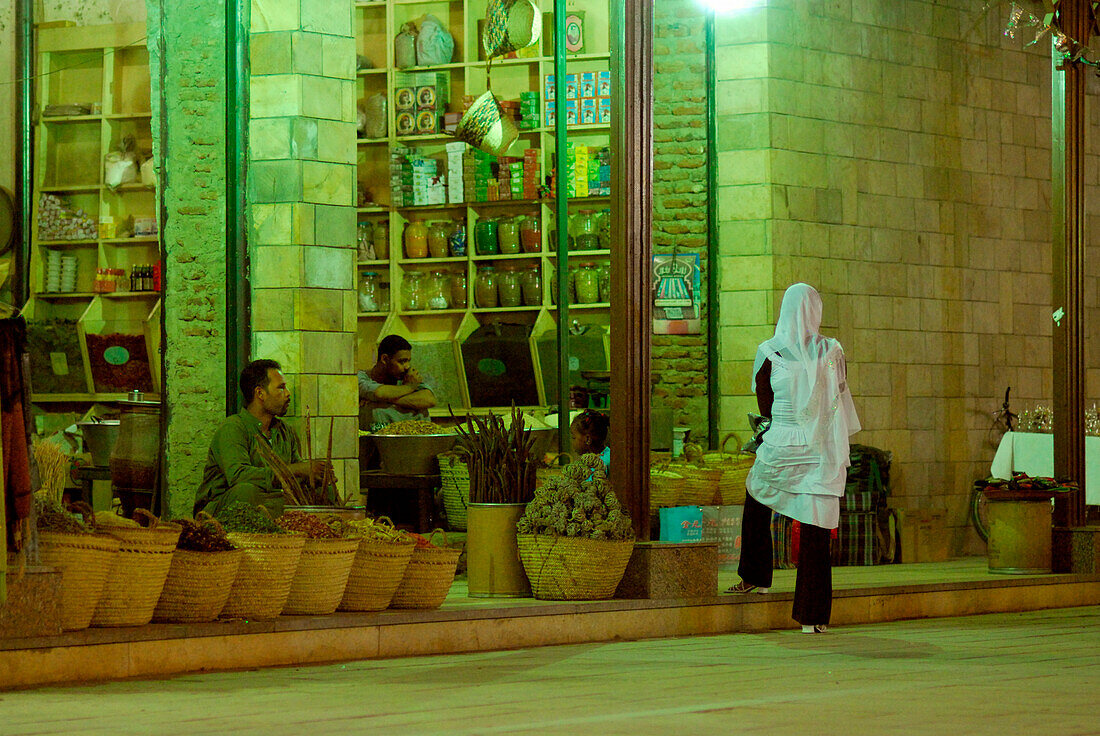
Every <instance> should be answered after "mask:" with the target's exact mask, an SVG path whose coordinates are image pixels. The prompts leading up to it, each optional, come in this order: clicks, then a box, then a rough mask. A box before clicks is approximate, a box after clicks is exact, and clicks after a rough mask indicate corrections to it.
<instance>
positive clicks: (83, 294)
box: [35, 291, 102, 299]
mask: <svg viewBox="0 0 1100 736" xmlns="http://www.w3.org/2000/svg"><path fill="white" fill-rule="evenodd" d="M35 296H36V297H38V298H39V299H91V298H93V297H97V296H102V294H97V293H95V292H94V291H40V292H38V293H37V294H35Z"/></svg>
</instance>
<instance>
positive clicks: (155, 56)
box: [148, 0, 232, 516]
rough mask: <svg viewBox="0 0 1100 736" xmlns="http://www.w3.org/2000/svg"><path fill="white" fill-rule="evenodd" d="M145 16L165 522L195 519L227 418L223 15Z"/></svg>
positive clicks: (158, 7) (195, 9)
mask: <svg viewBox="0 0 1100 736" xmlns="http://www.w3.org/2000/svg"><path fill="white" fill-rule="evenodd" d="M148 10H149V14H148V28H149V40H148V47H149V63H150V66H151V72H152V74H151V75H150V76H151V77H152V110H153V116H152V119H153V148H154V151H155V157H156V160H157V162H158V167H159V170H158V172H157V175H158V180H159V185H160V189H161V192H162V194H163V202H164V210H163V212H162V213H161V214H162V217H161V232H162V242H163V246H164V249H165V270H164V301H163V304H162V307H161V308H162V309H163V310H164V315H165V334H164V340H163V342H162V345H163V349H164V363H165V370H164V374H165V396H164V412H165V413H166V415H167V420H168V421H167V434H166V436H165V446H164V459H165V463H166V471H165V477H166V480H167V486H166V489H165V506H166V508H165V514H166V515H168V516H180V515H190V512H191V506H192V504H193V503H194V495H195V490H196V489H197V488H198V486H199V483H200V482H201V481H202V468H203V465H204V464H205V462H206V453H207V448H208V447H209V444H210V432H211V427H214V426H217V424H218V422H220V421H221V420H222V418H223V417H224V416H225V391H226V386H225V385H224V384H225V306H226V305H225V283H226V272H225V77H226V75H225V63H224V58H225V51H224V47H225V23H224V20H225V9H224V3H223V2H219V1H218V0H149V2H148ZM196 18H201V19H202V22H201V23H196V22H195V19H196ZM231 388H232V387H231Z"/></svg>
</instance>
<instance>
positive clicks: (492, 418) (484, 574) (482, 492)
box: [458, 406, 538, 598]
mask: <svg viewBox="0 0 1100 736" xmlns="http://www.w3.org/2000/svg"><path fill="white" fill-rule="evenodd" d="M458 431H459V434H460V435H461V436H462V446H461V448H460V452H462V453H463V454H464V455H465V456H466V462H467V466H468V469H469V473H470V505H469V507H468V508H467V515H466V533H467V537H466V571H467V579H468V584H469V595H470V597H472V598H523V597H526V596H529V595H531V586H530V584H529V583H528V582H527V576H526V574H524V571H523V564H522V563H521V562H520V558H519V548H518V546H517V543H516V522H517V521H518V520H519V517H520V516H522V515H523V512H524V509H525V508H526V506H527V503H528V502H529V501H530V500H531V499H532V498H533V496H534V492H535V471H536V470H537V468H538V458H537V457H536V456H535V455H534V453H533V452H532V448H533V446H534V444H535V438H534V437H533V436H532V434H531V431H530V430H529V429H525V428H524V421H523V412H521V411H520V410H519V409H517V408H516V407H515V406H513V407H512V414H511V424H510V425H507V426H506V425H505V422H504V420H503V419H501V418H500V417H498V416H496V415H494V414H489V415H488V416H486V417H485V418H484V419H482V418H480V417H473V416H471V417H468V418H467V419H466V426H465V427H463V426H461V425H459V426H458Z"/></svg>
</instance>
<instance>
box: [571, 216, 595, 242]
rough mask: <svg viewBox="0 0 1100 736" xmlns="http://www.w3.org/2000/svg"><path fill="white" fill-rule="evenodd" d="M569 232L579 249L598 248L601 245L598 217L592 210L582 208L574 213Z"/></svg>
mask: <svg viewBox="0 0 1100 736" xmlns="http://www.w3.org/2000/svg"><path fill="white" fill-rule="evenodd" d="M569 232H570V235H572V236H573V243H574V244H575V246H576V249H577V250H596V249H597V248H599V247H600V236H599V235H598V234H597V233H596V218H595V217H594V216H593V213H592V210H581V211H580V212H578V213H577V214H575V215H573V219H572V220H571V221H570V223H569Z"/></svg>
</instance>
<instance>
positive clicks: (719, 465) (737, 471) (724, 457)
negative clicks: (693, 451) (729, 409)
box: [703, 432, 756, 505]
mask: <svg viewBox="0 0 1100 736" xmlns="http://www.w3.org/2000/svg"><path fill="white" fill-rule="evenodd" d="M730 440H734V441H735V446H736V447H737V448H738V450H736V451H734V452H730V451H728V450H727V449H726V448H727V445H728V444H729V441H730ZM740 447H741V438H739V437H738V436H737V434H736V433H734V432H730V433H729V434H727V435H726V436H725V438H724V439H723V440H722V445H721V448H720V449H719V451H718V452H708V453H706V454H704V455H703V462H704V463H705V464H706V466H707V467H708V468H713V469H715V470H720V471H721V476H720V478H719V480H718V497H717V499H716V500H717V501H718V502H719V503H721V504H726V505H728V504H743V503H745V479H746V478H748V475H749V470H751V469H752V464H753V462H754V461H755V460H756V456H755V455H751V454H748V453H742V452H740V451H739V448H740Z"/></svg>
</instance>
